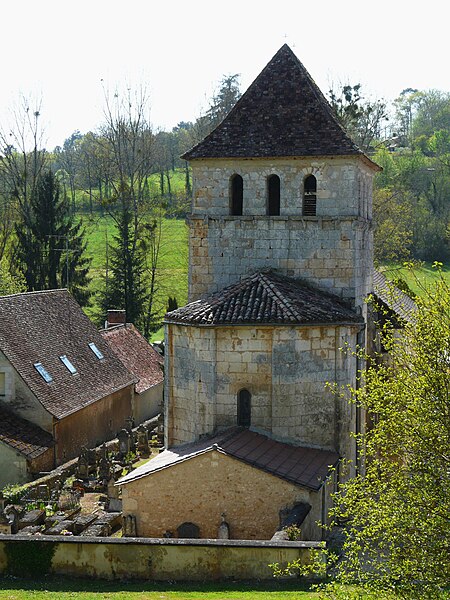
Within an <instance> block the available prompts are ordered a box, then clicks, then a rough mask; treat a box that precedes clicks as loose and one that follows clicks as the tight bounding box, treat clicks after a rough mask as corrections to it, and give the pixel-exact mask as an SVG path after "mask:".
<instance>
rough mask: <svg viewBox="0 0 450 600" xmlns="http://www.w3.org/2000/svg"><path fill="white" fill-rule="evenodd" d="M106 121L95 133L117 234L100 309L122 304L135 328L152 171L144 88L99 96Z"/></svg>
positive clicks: (140, 312) (141, 299)
mask: <svg viewBox="0 0 450 600" xmlns="http://www.w3.org/2000/svg"><path fill="white" fill-rule="evenodd" d="M105 102H106V108H105V117H106V122H105V124H104V126H103V127H102V130H101V135H99V136H98V138H97V139H98V141H99V144H100V145H101V147H102V154H103V155H104V156H107V157H108V159H109V168H108V173H109V183H110V186H111V188H112V191H113V193H112V196H111V198H110V199H108V201H106V202H105V203H104V206H105V207H106V209H107V210H108V213H109V215H110V216H111V218H112V219H113V221H114V223H115V225H116V228H117V234H116V235H115V236H114V243H113V244H112V245H111V246H110V248H109V265H108V266H107V276H106V278H105V286H104V290H103V292H102V295H101V296H102V297H101V301H100V304H101V308H102V310H103V311H106V310H107V309H108V308H119V309H125V311H126V315H127V319H128V320H129V321H131V322H133V323H134V324H135V325H136V326H137V327H141V328H142V325H143V321H144V312H145V308H144V306H145V301H146V292H145V289H146V281H145V277H146V275H145V257H144V253H143V243H142V240H141V233H142V225H143V223H144V222H145V220H146V214H145V213H146V212H148V210H147V209H148V206H147V204H146V200H148V198H147V197H146V196H147V195H148V177H149V176H150V175H151V173H152V170H153V162H154V136H153V133H152V131H151V127H150V123H149V121H148V119H147V116H146V114H147V110H148V98H147V96H146V94H145V91H144V90H140V92H138V93H136V94H133V93H132V92H131V90H128V91H127V93H126V94H125V96H124V97H123V98H122V97H120V95H119V92H116V93H115V94H114V97H113V99H111V98H109V97H108V95H105Z"/></svg>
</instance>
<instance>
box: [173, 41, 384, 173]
mask: <svg viewBox="0 0 450 600" xmlns="http://www.w3.org/2000/svg"><path fill="white" fill-rule="evenodd" d="M339 155H359V156H364V155H363V153H362V152H361V150H359V148H358V147H357V146H356V145H355V144H354V143H353V142H352V140H351V139H350V137H349V136H348V135H347V134H346V133H345V131H344V130H343V129H342V127H341V125H340V124H339V123H338V121H337V120H336V118H335V116H334V114H333V112H332V110H331V107H330V105H329V104H328V102H327V100H326V99H325V97H324V96H323V94H322V92H321V91H320V90H319V88H318V87H317V85H316V84H315V82H314V81H313V79H312V78H311V76H310V75H309V73H308V71H307V70H306V69H305V67H304V66H303V65H302V63H301V62H300V61H299V60H298V58H297V57H296V56H295V54H294V53H293V52H292V50H291V49H290V48H289V46H287V45H286V44H285V45H284V46H282V48H280V50H279V51H278V52H277V53H276V54H275V56H274V57H273V58H272V60H271V61H270V62H269V63H268V64H267V66H266V67H265V68H264V69H263V71H262V72H261V73H260V74H259V75H258V77H257V78H256V79H255V81H254V82H253V83H252V84H251V86H250V87H249V88H248V90H247V91H246V92H245V94H243V96H242V97H241V98H240V99H239V100H238V102H237V103H236V105H235V106H234V108H233V109H232V110H231V111H230V112H229V114H228V115H227V116H226V117H225V119H224V120H223V121H222V123H220V124H219V125H218V126H217V127H216V129H214V131H212V132H211V133H210V134H209V135H208V136H207V137H206V138H205V139H204V140H203V141H202V142H200V143H199V144H198V145H197V146H195V147H194V148H192V149H191V150H189V151H188V152H186V153H185V154H184V155H183V158H185V159H188V160H190V159H195V158H239V157H240V158H251V157H287V156H339ZM365 158H367V157H365ZM367 160H369V159H367ZM370 162H371V164H372V165H373V166H374V167H375V168H377V169H378V168H379V167H378V166H377V165H375V163H372V161H370Z"/></svg>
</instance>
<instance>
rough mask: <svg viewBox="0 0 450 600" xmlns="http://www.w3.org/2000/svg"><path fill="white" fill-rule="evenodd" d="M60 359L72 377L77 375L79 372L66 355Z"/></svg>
mask: <svg viewBox="0 0 450 600" xmlns="http://www.w3.org/2000/svg"><path fill="white" fill-rule="evenodd" d="M59 358H60V359H61V361H62V363H63V364H64V366H65V367H67V368H68V369H69V371H70V372H71V373H72V375H75V373H76V372H77V370H76V368H75V367H74V366H73V364H72V363H71V362H70V360H69V359H68V358H67V356H66V355H65V354H63V355H62V356H60V357H59Z"/></svg>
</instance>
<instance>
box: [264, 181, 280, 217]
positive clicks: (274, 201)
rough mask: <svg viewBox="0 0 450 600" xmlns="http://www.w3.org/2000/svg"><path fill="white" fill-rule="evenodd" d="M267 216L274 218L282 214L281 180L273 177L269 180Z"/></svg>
mask: <svg viewBox="0 0 450 600" xmlns="http://www.w3.org/2000/svg"><path fill="white" fill-rule="evenodd" d="M266 212H267V215H269V217H274V216H277V215H279V214H280V178H279V177H278V175H271V176H270V177H268V178H267V211H266Z"/></svg>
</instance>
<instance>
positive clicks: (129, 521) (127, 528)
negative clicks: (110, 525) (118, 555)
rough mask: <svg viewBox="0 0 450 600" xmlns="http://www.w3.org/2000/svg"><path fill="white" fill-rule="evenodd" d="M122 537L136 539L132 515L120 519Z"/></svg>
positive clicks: (134, 518)
mask: <svg viewBox="0 0 450 600" xmlns="http://www.w3.org/2000/svg"><path fill="white" fill-rule="evenodd" d="M122 536H123V537H136V536H137V531H136V517H135V516H134V515H124V516H123V517H122Z"/></svg>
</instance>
